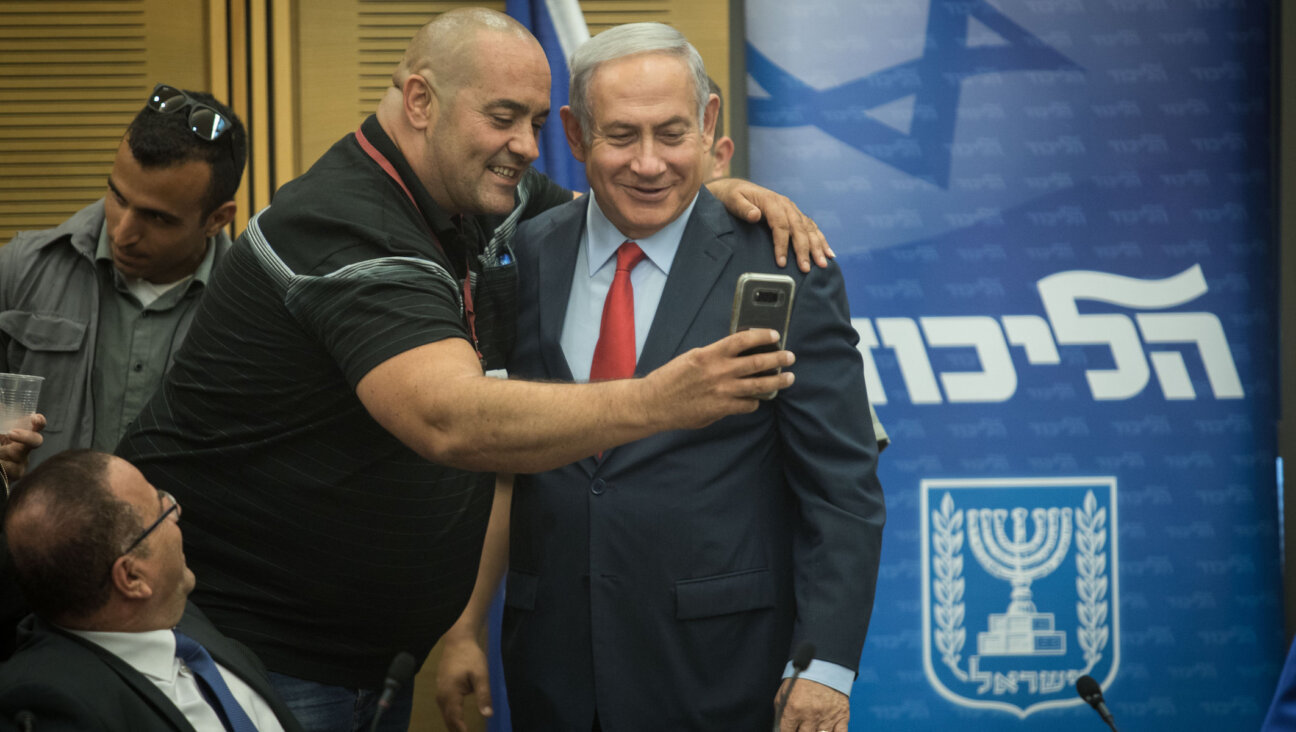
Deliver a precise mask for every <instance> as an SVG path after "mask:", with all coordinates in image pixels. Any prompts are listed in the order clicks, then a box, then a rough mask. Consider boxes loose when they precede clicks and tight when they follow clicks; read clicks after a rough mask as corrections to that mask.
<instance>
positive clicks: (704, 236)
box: [635, 188, 733, 376]
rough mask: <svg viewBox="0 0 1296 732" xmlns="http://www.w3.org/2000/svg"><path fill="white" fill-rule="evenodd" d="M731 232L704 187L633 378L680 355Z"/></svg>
mask: <svg viewBox="0 0 1296 732" xmlns="http://www.w3.org/2000/svg"><path fill="white" fill-rule="evenodd" d="M732 232H733V223H732V222H731V221H730V220H729V215H728V214H727V213H726V212H725V210H724V206H722V205H721V204H720V202H719V201H717V200H716V199H715V198H714V197H712V196H711V194H710V193H708V192H707V190H706V189H705V188H704V189H702V192H701V193H700V194H699V195H698V201H697V205H696V206H694V207H693V215H692V216H691V217H690V218H689V222H688V225H687V226H686V227H685V228H684V235H683V237H681V239H680V246H679V251H678V252H676V254H675V261H674V263H673V264H672V265H671V271H670V276H669V277H667V278H666V288H665V289H664V290H663V291H662V296H661V302H660V303H659V304H658V305H657V314H656V315H654V316H653V322H652V327H651V328H649V330H648V338H647V339H646V340H645V341H644V347H643V352H642V353H641V354H639V363H638V364H636V366H635V373H636V375H639V376H643V375H644V374H647V373H648V372H650V371H652V370H653V369H655V368H657V367H659V366H661V365H662V364H664V363H666V362H667V361H669V360H670V359H672V358H674V357H675V356H676V355H678V352H679V349H680V341H682V340H683V339H684V335H685V334H686V333H687V332H688V330H689V328H690V327H692V325H693V321H694V320H695V319H696V318H697V315H698V312H699V311H700V310H701V309H702V303H703V302H704V301H705V300H706V299H707V297H708V296H709V295H710V294H711V290H712V288H713V287H714V286H715V283H716V279H717V278H718V277H719V276H720V273H721V272H723V271H724V268H725V265H726V264H728V262H729V258H730V257H731V256H733V249H732V247H731V246H730V245H729V243H728V238H729V235H730V234H732Z"/></svg>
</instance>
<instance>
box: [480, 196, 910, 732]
mask: <svg viewBox="0 0 1296 732" xmlns="http://www.w3.org/2000/svg"><path fill="white" fill-rule="evenodd" d="M588 205H589V203H588V197H586V198H582V199H580V200H578V201H574V202H572V203H570V204H565V205H563V206H560V207H558V208H556V209H553V210H552V211H550V212H548V213H546V214H544V215H542V216H540V217H537V218H536V219H533V220H532V221H529V222H526V223H524V224H523V226H522V228H520V229H519V231H518V236H517V239H516V241H515V247H516V254H517V260H518V265H519V268H520V270H519V279H520V299H519V305H520V306H519V312H520V317H519V325H518V342H517V346H516V347H515V349H514V352H513V358H512V359H511V360H510V363H509V371H510V373H511V374H512V375H515V376H520V377H523V378H545V379H568V380H569V379H571V372H570V369H569V368H568V366H567V362H566V360H565V358H564V356H563V353H562V348H561V346H560V345H559V336H560V333H561V330H562V325H563V319H564V317H565V312H566V308H567V299H568V294H569V292H570V290H571V282H572V273H573V271H574V269H575V266H576V259H577V251H578V248H579V242H580V237H581V233H582V229H583V227H584V223H585V214H586V208H587V206H588ZM772 252H773V248H772V244H771V242H770V236H769V233H768V231H767V230H766V229H765V228H764V226H763V224H762V225H751V224H747V223H745V222H741V221H737V220H735V219H733V218H731V217H730V216H729V214H728V213H726V212H725V210H724V208H723V206H721V205H720V203H719V202H718V201H716V200H715V199H714V198H713V197H712V196H711V195H710V194H709V193H708V192H706V191H705V190H703V191H702V192H701V194H700V197H699V199H698V202H697V205H696V206H695V207H694V210H693V213H692V215H691V218H690V220H689V222H688V224H687V226H686V229H685V231H684V235H683V238H682V240H681V243H680V248H679V252H678V253H677V255H676V257H675V261H674V264H673V265H672V268H671V272H670V275H669V277H668V279H667V282H666V286H665V290H664V291H663V293H662V298H661V303H660V305H659V306H658V309H657V313H656V315H655V317H654V320H653V324H652V327H651V329H650V331H649V333H648V336H647V340H646V342H645V343H644V347H643V352H642V354H641V355H640V358H639V363H638V365H637V367H636V373H637V374H638V375H640V376H642V375H644V374H647V373H648V372H650V371H652V370H653V369H656V368H657V367H658V366H661V365H662V364H664V363H666V362H667V361H669V360H670V359H671V358H673V357H674V356H676V355H677V354H680V353H683V352H685V351H688V350H690V349H693V348H697V347H701V346H705V345H708V344H710V343H712V342H714V341H716V340H718V339H720V338H722V337H724V336H725V335H727V334H728V331H729V319H730V309H731V305H732V301H733V294H734V287H735V284H736V281H737V279H738V275H739V274H741V273H743V272H776V271H780V270H778V269H777V268H776V267H775V265H774V256H773V253H772ZM787 274H790V275H791V276H792V277H793V278H794V279H795V280H796V281H797V292H796V301H795V306H794V308H793V312H792V321H791V325H790V327H789V329H788V331H789V334H788V348H789V349H790V350H792V351H794V352H795V353H796V356H797V363H796V365H795V366H794V367H793V370H794V372H795V373H796V384H795V385H794V386H793V387H791V388H789V389H787V390H785V391H783V392H781V393H780V394H779V396H778V397H777V398H776V399H774V400H772V401H770V402H766V403H763V404H762V405H761V406H760V408H759V409H757V410H756V411H755V412H754V413H751V414H744V415H737V416H732V417H728V418H726V419H723V420H720V421H718V422H716V423H714V424H712V425H711V426H709V427H706V428H704V429H701V430H687V431H686V430H680V431H674V432H667V433H663V434H659V435H655V436H653V437H650V438H646V439H643V440H639V441H638V442H634V443H630V444H627V445H623V446H621V447H617V448H615V449H613V450H609V451H607V452H606V453H604V456H603V459H602V460H601V461H599V460H596V459H595V458H593V457H591V458H587V459H585V460H582V461H580V462H577V463H574V464H572V465H568V466H566V467H563V468H559V469H557V470H552V471H549V472H546V473H541V474H537V475H530V476H518V478H517V484H516V488H515V489H514V492H513V511H512V521H511V529H510V567H509V574H508V584H507V594H506V608H505V617H504V629H503V634H502V642H503V648H504V664H505V672H506V679H507V683H508V690H509V703H510V705H511V707H512V710H513V722H514V726H515V728H516V729H517V730H530V729H534V730H555V729H563V730H588V729H590V728H591V724H592V721H593V719H594V715H595V713H596V712H597V714H598V718H599V721H600V723H601V725H602V728H603V729H605V730H609V732H612V731H617V732H619V731H621V730H640V729H642V730H662V729H672V730H684V729H707V730H715V729H742V730H754V729H761V728H762V727H763V728H766V729H768V728H769V726H770V724H771V722H772V706H773V698H774V694H775V691H776V690H777V688H778V685H779V680H780V678H781V676H782V671H783V668H784V665H785V664H786V662H787V660H788V659H789V658H790V656H791V654H792V652H793V649H794V648H795V647H797V646H798V645H799V644H800V643H802V642H806V641H808V642H811V643H813V644H814V645H815V647H816V648H817V649H818V652H817V654H816V655H817V657H818V658H821V659H824V660H827V661H831V662H833V663H836V664H839V665H841V666H845V667H847V668H850V669H856V668H858V663H859V657H860V651H861V648H862V646H863V644H864V636H865V633H866V631H867V629H868V621H869V615H870V612H871V611H872V607H873V592H874V586H875V584H876V580H877V567H878V558H879V554H880V552H881V534H882V524H883V520H884V514H885V509H884V507H883V501H882V493H881V488H880V486H879V485H878V482H877V476H876V473H875V466H876V459H877V446H876V441H875V439H874V435H873V428H872V423H871V421H870V419H869V410H868V400H867V396H866V394H865V390H864V376H863V367H862V361H861V358H860V355H859V352H858V351H857V350H856V347H855V344H856V342H857V341H858V336H857V334H856V333H855V330H854V329H853V328H852V327H851V324H850V313H849V307H848V305H847V302H846V294H845V287H844V283H843V280H842V276H841V273H840V271H839V270H838V269H837V267H836V265H835V264H834V265H832V266H830V267H829V268H827V269H816V270H815V271H814V272H812V273H810V274H809V275H803V274H801V273H800V272H795V271H789V272H787ZM591 327H595V328H597V327H598V324H597V323H595V324H591Z"/></svg>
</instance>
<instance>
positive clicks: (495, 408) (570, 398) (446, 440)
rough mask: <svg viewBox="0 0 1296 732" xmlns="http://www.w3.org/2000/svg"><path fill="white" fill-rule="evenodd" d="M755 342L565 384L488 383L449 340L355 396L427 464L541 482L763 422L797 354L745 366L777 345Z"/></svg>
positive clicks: (738, 340) (738, 339) (385, 368)
mask: <svg viewBox="0 0 1296 732" xmlns="http://www.w3.org/2000/svg"><path fill="white" fill-rule="evenodd" d="M777 340H778V337H777V334H776V333H775V332H774V331H771V330H764V329H760V330H749V331H743V332H741V333H736V334H734V335H731V336H728V337H726V338H723V339H721V340H719V341H716V342H715V343H713V344H711V345H709V346H706V347H704V348H696V349H693V350H691V351H689V352H687V353H684V354H681V355H680V356H677V357H675V358H674V359H672V360H671V361H670V362H668V363H666V364H665V365H663V366H662V367H661V368H659V369H657V370H656V371H653V372H652V373H650V374H648V375H647V376H645V377H643V378H641V379H622V380H617V381H603V382H598V383H592V384H558V383H540V382H533V381H520V380H503V379H493V378H488V377H486V376H484V375H483V374H482V370H481V365H480V363H479V362H478V360H477V355H476V353H474V352H473V349H472V346H471V345H469V343H468V342H467V341H466V340H463V339H460V338H447V339H444V340H441V341H437V342H435V343H430V344H427V345H424V346H419V347H417V348H413V349H411V350H409V351H405V352H404V353H401V354H398V355H397V356H394V357H392V358H390V359H388V360H386V361H384V362H383V363H381V364H379V365H378V366H376V367H374V368H373V369H372V370H371V371H369V373H367V374H366V375H365V376H364V377H363V378H362V379H361V380H360V382H359V384H358V385H357V387H356V393H357V395H359V397H360V401H361V402H362V403H363V404H364V405H365V408H366V409H367V410H368V411H369V413H370V414H371V415H373V417H374V419H375V420H377V421H378V423H379V424H381V425H382V426H383V427H384V428H385V429H386V430H387V431H388V432H391V433H392V434H393V435H395V436H396V437H397V438H398V439H400V440H401V442H403V443H405V444H406V445H408V446H409V447H410V448H411V449H413V450H414V451H415V452H417V453H419V454H420V455H422V456H423V457H425V458H427V459H429V460H432V461H434V462H436V463H439V464H441V465H448V466H452V467H456V468H462V469H466V470H480V471H495V472H510V473H534V472H539V471H542V470H549V469H552V468H556V467H559V466H562V465H566V464H568V463H571V462H574V461H576V460H580V459H582V458H585V457H588V456H590V455H593V454H595V453H597V452H599V451H600V450H606V449H609V448H612V447H616V446H617V445H621V444H624V443H627V442H631V441H634V440H637V439H640V438H643V437H647V436H649V435H652V434H656V433H658V432H664V431H667V430H673V429H692V428H698V427H703V426H705V425H708V424H710V423H712V422H714V421H716V420H717V419H720V418H722V417H726V416H729V415H731V414H742V413H746V412H751V411H754V410H755V409H756V408H757V406H759V404H760V401H759V400H757V399H756V395H757V394H760V393H762V392H767V391H775V390H779V389H784V388H786V387H788V386H790V385H791V384H792V381H793V377H792V374H791V373H789V372H787V371H784V372H783V373H780V374H775V375H772V376H759V377H752V378H747V377H749V376H751V375H752V374H755V373H758V372H760V371H765V370H769V369H773V368H775V367H784V368H786V367H789V366H791V365H792V362H793V360H794V359H793V356H792V354H791V353H790V352H788V351H776V352H772V353H758V354H753V355H748V356H743V355H739V354H741V353H742V352H743V351H746V350H748V349H750V348H752V347H754V346H758V345H765V344H769V343H775V342H777Z"/></svg>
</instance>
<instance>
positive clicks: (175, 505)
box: [122, 491, 180, 556]
mask: <svg viewBox="0 0 1296 732" xmlns="http://www.w3.org/2000/svg"><path fill="white" fill-rule="evenodd" d="M158 500H160V501H161V502H162V504H163V505H166V502H167V501H170V502H171V507H170V508H168V509H167V510H165V511H163V512H162V515H161V516H158V517H157V521H154V522H153V523H151V524H149V527H148V528H147V529H144V533H142V534H140V535H139V536H137V537H135V541H132V542H131V544H130V546H128V547H126V551H124V552H122V556H126V555H127V554H130V553H131V552H133V551H135V547H137V546H139V545H140V542H142V541H144V540H145V539H147V538H148V535H149V534H151V533H153V532H154V530H156V529H157V527H159V526H161V525H162V522H163V521H165V520H166V519H167V517H168V516H170V515H171V514H175V522H176V523H177V524H178V523H180V502H179V501H177V500H176V499H175V496H173V495H171V494H170V493H167V492H166V491H158Z"/></svg>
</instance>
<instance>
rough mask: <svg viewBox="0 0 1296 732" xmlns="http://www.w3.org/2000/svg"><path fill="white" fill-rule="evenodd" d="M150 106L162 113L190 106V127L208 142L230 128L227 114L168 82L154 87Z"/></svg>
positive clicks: (150, 97)
mask: <svg viewBox="0 0 1296 732" xmlns="http://www.w3.org/2000/svg"><path fill="white" fill-rule="evenodd" d="M148 108H149V109H151V110H153V111H154V112H161V113H162V114H170V113H172V112H179V111H180V110H182V109H185V108H188V109H189V129H190V130H191V131H192V132H193V133H194V134H195V135H197V136H198V137H199V138H200V139H203V140H206V141H207V142H215V141H216V140H217V139H218V138H219V137H220V136H221V135H223V134H225V131H226V130H228V129H229V128H230V121H229V120H228V119H227V118H226V117H225V115H223V114H221V113H220V112H218V111H216V109H215V108H213V107H211V106H209V105H207V104H203V103H202V102H200V101H198V100H196V99H194V98H193V97H191V96H189V95H188V94H186V93H185V92H184V90H182V89H177V88H175V87H174V86H170V85H168V84H158V85H157V86H155V87H153V93H152V94H151V95H149V98H148Z"/></svg>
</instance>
